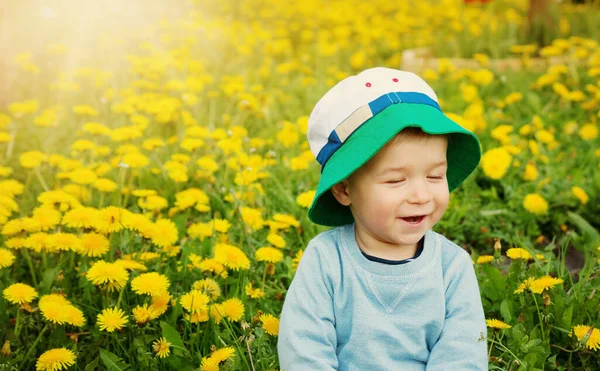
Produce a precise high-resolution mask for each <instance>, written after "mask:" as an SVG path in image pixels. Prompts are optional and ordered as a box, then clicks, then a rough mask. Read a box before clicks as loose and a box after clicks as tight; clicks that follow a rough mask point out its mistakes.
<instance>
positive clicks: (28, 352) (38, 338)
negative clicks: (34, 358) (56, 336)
mask: <svg viewBox="0 0 600 371" xmlns="http://www.w3.org/2000/svg"><path fill="white" fill-rule="evenodd" d="M47 329H48V324H47V323H46V325H45V326H44V328H43V329H42V331H40V334H39V335H38V337H37V339H35V341H34V342H33V344H32V345H31V347H30V348H29V350H28V351H27V353H26V354H25V357H24V358H23V360H24V361H25V362H27V361H28V360H29V355H30V354H31V352H33V350H34V349H35V347H36V346H37V344H38V343H39V342H40V340H41V339H42V335H44V332H46V330H47Z"/></svg>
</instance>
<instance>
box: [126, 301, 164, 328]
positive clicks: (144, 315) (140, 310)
mask: <svg viewBox="0 0 600 371" xmlns="http://www.w3.org/2000/svg"><path fill="white" fill-rule="evenodd" d="M131 313H132V314H133V318H134V319H135V322H136V323H137V324H138V325H143V324H145V323H146V322H149V321H151V320H153V319H155V318H157V317H158V314H157V313H156V311H155V310H154V308H153V307H152V306H150V307H149V306H148V304H144V305H138V306H136V307H135V308H133V309H132V310H131Z"/></svg>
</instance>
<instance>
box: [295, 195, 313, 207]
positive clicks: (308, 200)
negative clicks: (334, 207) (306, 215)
mask: <svg viewBox="0 0 600 371" xmlns="http://www.w3.org/2000/svg"><path fill="white" fill-rule="evenodd" d="M316 193H317V191H307V192H303V193H301V194H299V195H298V197H296V203H297V204H298V205H300V206H302V207H303V208H305V209H308V208H309V207H310V205H311V204H312V201H313V198H315V194H316Z"/></svg>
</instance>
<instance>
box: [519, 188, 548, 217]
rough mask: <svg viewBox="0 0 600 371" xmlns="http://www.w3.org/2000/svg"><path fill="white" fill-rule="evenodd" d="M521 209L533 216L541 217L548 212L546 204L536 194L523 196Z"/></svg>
mask: <svg viewBox="0 0 600 371" xmlns="http://www.w3.org/2000/svg"><path fill="white" fill-rule="evenodd" d="M523 207H525V209H526V210H527V211H529V212H530V213H532V214H535V215H543V214H546V213H547V212H548V202H547V201H546V200H545V199H544V198H543V197H542V196H541V195H539V194H537V193H530V194H528V195H527V196H525V199H524V200H523Z"/></svg>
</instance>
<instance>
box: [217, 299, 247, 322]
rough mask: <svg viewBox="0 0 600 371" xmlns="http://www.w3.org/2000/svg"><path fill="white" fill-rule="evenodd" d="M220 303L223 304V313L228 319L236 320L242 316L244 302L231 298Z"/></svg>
mask: <svg viewBox="0 0 600 371" xmlns="http://www.w3.org/2000/svg"><path fill="white" fill-rule="evenodd" d="M221 304H223V315H224V316H225V317H227V318H228V319H229V320H230V321H233V322H237V321H239V320H240V319H241V318H242V317H243V316H244V303H242V301H241V300H240V299H238V298H231V299H228V300H225V301H224V302H223V303H221Z"/></svg>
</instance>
